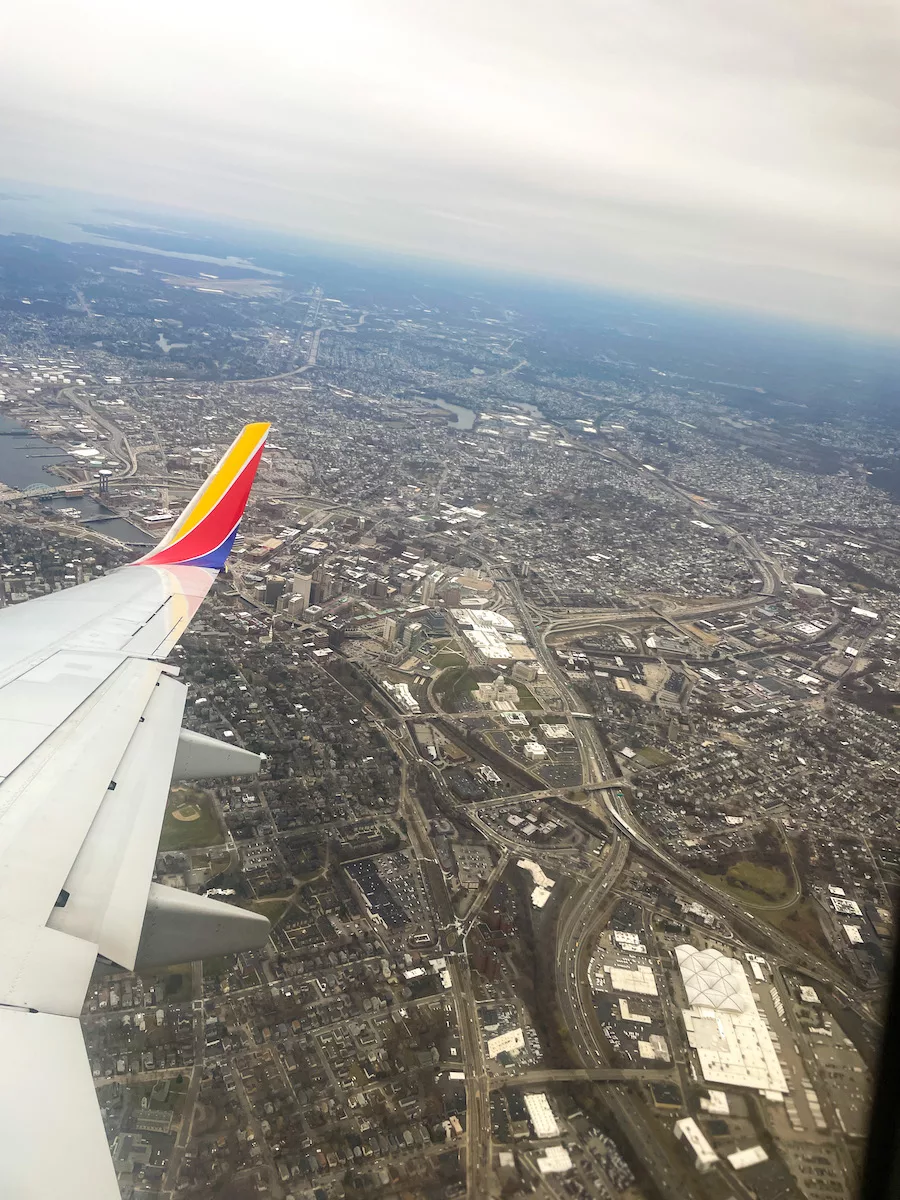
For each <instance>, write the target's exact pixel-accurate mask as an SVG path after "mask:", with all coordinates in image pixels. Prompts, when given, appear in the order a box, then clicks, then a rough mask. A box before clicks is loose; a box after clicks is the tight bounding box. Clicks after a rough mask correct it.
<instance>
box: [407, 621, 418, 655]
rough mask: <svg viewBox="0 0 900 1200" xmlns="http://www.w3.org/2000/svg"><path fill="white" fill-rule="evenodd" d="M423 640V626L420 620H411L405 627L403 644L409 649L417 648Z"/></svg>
mask: <svg viewBox="0 0 900 1200" xmlns="http://www.w3.org/2000/svg"><path fill="white" fill-rule="evenodd" d="M421 640H422V626H421V624H420V623H419V622H418V621H410V623H409V624H408V625H404V627H403V645H404V646H406V647H407V649H409V650H415V648H416V646H417V645H418V644H419V642H420V641H421Z"/></svg>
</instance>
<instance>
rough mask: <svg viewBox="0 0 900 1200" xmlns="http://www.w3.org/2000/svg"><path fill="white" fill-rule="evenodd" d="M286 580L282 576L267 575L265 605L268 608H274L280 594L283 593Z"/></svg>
mask: <svg viewBox="0 0 900 1200" xmlns="http://www.w3.org/2000/svg"><path fill="white" fill-rule="evenodd" d="M286 582H287V581H286V579H285V578H284V576H283V575H267V576H266V604H268V605H269V607H270V608H274V607H275V605H276V604H277V603H278V600H279V598H280V596H281V593H282V592H283V591H284V588H285V584H286Z"/></svg>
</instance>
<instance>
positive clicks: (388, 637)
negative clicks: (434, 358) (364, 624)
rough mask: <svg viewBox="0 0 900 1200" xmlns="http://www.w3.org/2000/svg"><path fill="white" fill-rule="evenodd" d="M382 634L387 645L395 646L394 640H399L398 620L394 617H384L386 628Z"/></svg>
mask: <svg viewBox="0 0 900 1200" xmlns="http://www.w3.org/2000/svg"><path fill="white" fill-rule="evenodd" d="M381 636H382V637H383V638H384V644H385V645H386V646H393V644H394V642H395V641H396V640H397V622H396V621H395V620H394V618H393V617H385V618H384V629H383V631H382V634H381Z"/></svg>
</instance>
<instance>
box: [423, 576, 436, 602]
mask: <svg viewBox="0 0 900 1200" xmlns="http://www.w3.org/2000/svg"><path fill="white" fill-rule="evenodd" d="M436 586H437V585H436V583H435V579H434V576H433V575H426V576H425V581H424V583H423V584H422V603H423V604H431V603H432V601H433V600H434V589H435V587H436Z"/></svg>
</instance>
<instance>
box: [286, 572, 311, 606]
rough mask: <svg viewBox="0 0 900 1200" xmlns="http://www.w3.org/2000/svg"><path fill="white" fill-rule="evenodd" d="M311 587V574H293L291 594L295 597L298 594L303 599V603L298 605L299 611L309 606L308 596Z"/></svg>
mask: <svg viewBox="0 0 900 1200" xmlns="http://www.w3.org/2000/svg"><path fill="white" fill-rule="evenodd" d="M311 587H312V576H311V575H300V574H297V575H295V576H294V578H293V581H292V582H291V593H292V595H293V596H294V597H295V598H296V597H297V596H299V597H300V598H301V599H302V601H303V603H302V604H301V606H300V611H301V612H302V611H303V609H304V608H308V607H309V604H310V599H309V596H310V588H311Z"/></svg>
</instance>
